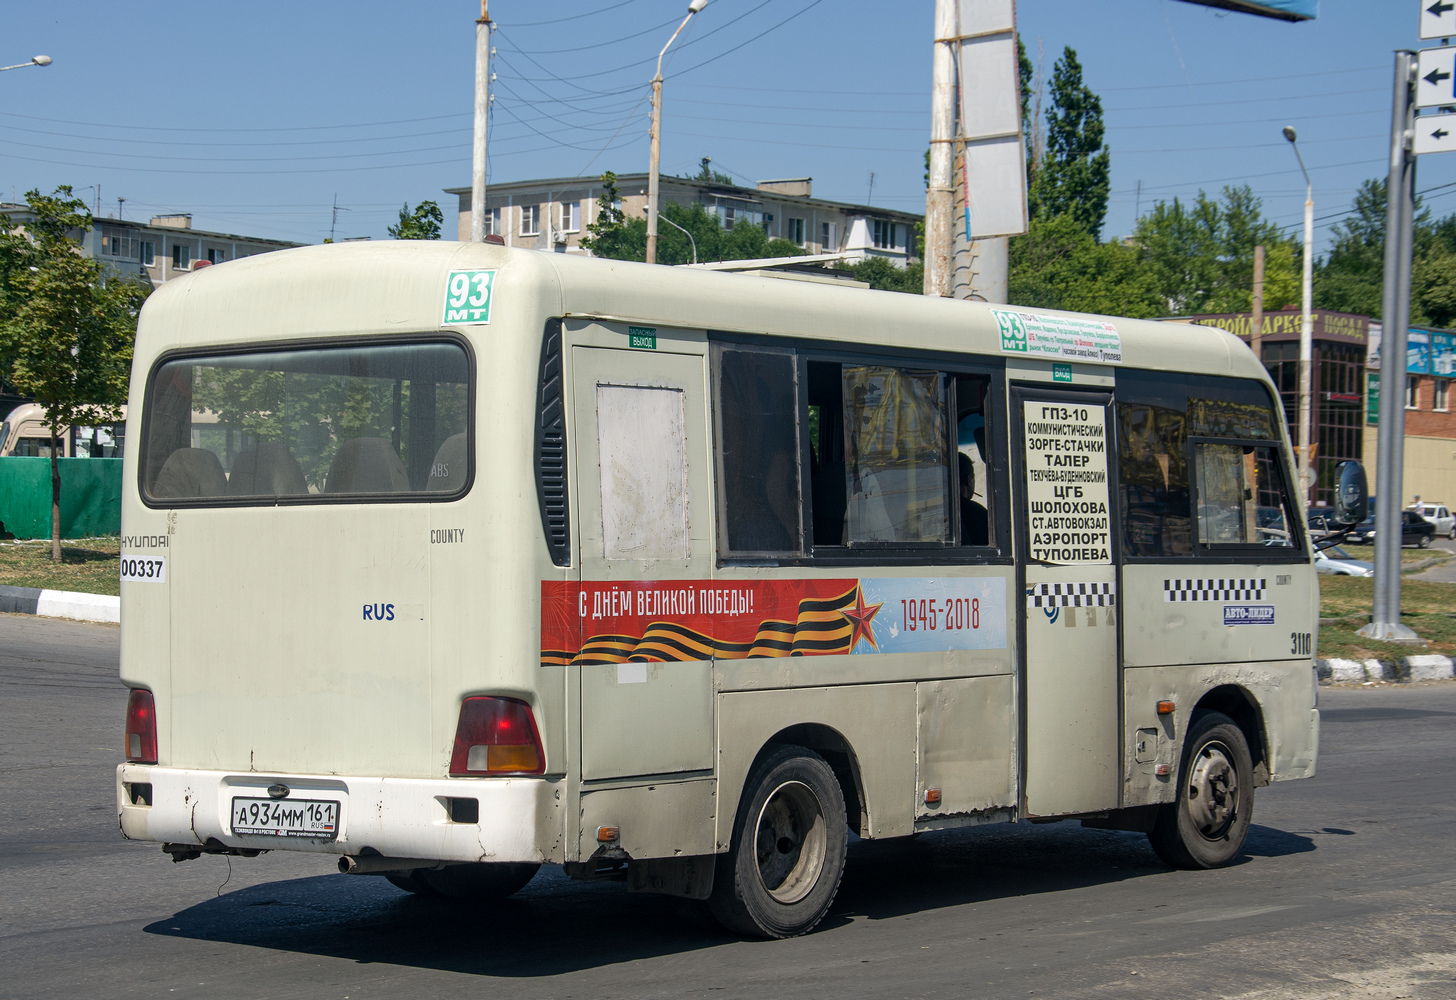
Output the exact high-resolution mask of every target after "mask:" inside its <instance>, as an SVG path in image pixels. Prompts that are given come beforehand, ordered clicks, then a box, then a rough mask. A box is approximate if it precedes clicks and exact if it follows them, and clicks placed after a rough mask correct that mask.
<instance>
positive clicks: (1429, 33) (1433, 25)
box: [1421, 0, 1456, 38]
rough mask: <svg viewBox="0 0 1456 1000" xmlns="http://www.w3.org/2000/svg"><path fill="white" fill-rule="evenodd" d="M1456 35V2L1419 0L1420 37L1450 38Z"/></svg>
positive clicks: (1448, 0)
mask: <svg viewBox="0 0 1456 1000" xmlns="http://www.w3.org/2000/svg"><path fill="white" fill-rule="evenodd" d="M1453 35H1456V3H1452V2H1451V0H1421V37H1422V38H1450V37H1451V36H1453Z"/></svg>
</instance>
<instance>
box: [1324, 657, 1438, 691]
mask: <svg viewBox="0 0 1456 1000" xmlns="http://www.w3.org/2000/svg"><path fill="white" fill-rule="evenodd" d="M1314 664H1315V671H1316V672H1317V673H1318V674H1319V682H1320V683H1321V684H1365V683H1370V682H1395V683H1398V684H1404V683H1407V682H1409V681H1441V680H1451V679H1452V678H1453V677H1456V663H1453V662H1452V660H1451V657H1449V656H1440V655H1434V654H1418V655H1416V656H1406V657H1403V658H1401V659H1400V660H1398V661H1389V660H1341V659H1331V660H1315V661H1314Z"/></svg>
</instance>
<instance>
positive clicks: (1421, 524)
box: [1346, 504, 1436, 549]
mask: <svg viewBox="0 0 1456 1000" xmlns="http://www.w3.org/2000/svg"><path fill="white" fill-rule="evenodd" d="M1400 522H1401V524H1400V528H1401V531H1400V544H1401V545H1415V546H1418V547H1419V548H1423V549H1428V548H1430V547H1431V540H1432V539H1434V538H1435V537H1436V526H1435V525H1434V524H1432V523H1431V522H1430V521H1427V520H1426V519H1425V518H1423V517H1421V515H1419V514H1417V513H1416V512H1415V511H1413V510H1403V511H1401V512H1400ZM1346 541H1348V542H1359V543H1363V544H1366V545H1369V544H1371V543H1373V542H1374V541H1375V512H1374V505H1373V504H1372V505H1371V513H1370V516H1369V517H1367V518H1366V519H1365V520H1363V521H1361V522H1360V523H1359V524H1357V525H1356V526H1355V528H1354V530H1352V531H1351V532H1350V535H1349V537H1348V538H1347V539H1346Z"/></svg>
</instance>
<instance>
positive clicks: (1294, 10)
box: [1186, 0, 1319, 21]
mask: <svg viewBox="0 0 1456 1000" xmlns="http://www.w3.org/2000/svg"><path fill="white" fill-rule="evenodd" d="M1186 2H1187V3H1196V4H1201V5H1202V6H1204V7H1218V8H1220V9H1222V10H1236V11H1238V12H1239V13H1241V14H1257V15H1259V16H1260V17H1277V18H1279V19H1280V20H1283V21H1313V20H1314V19H1315V18H1316V17H1319V0H1258V2H1257V3H1256V2H1254V0H1186Z"/></svg>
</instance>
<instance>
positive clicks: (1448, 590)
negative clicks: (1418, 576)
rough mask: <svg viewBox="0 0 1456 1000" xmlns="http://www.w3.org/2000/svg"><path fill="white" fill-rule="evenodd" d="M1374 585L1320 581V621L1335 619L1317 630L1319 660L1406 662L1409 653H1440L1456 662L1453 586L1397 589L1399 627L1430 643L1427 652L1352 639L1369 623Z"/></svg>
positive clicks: (1360, 580)
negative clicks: (1451, 657)
mask: <svg viewBox="0 0 1456 1000" xmlns="http://www.w3.org/2000/svg"><path fill="white" fill-rule="evenodd" d="M1374 591H1375V581H1374V580H1372V579H1370V578H1368V577H1353V576H1321V577H1320V615H1321V617H1323V618H1326V619H1330V618H1333V619H1335V621H1334V623H1332V624H1327V625H1321V626H1320V633H1319V655H1320V656H1321V657H1325V658H1329V657H1343V658H1345V659H1351V660H1366V659H1380V658H1381V657H1384V658H1386V659H1391V658H1393V657H1400V656H1406V655H1409V654H1410V653H1427V652H1429V653H1444V654H1445V655H1447V656H1456V615H1453V611H1456V585H1453V584H1449V583H1437V582H1433V581H1427V580H1402V581H1401V583H1400V606H1401V614H1400V622H1401V624H1402V625H1405V626H1407V627H1409V628H1411V629H1413V630H1414V631H1415V633H1416V635H1418V636H1420V637H1421V638H1422V639H1425V640H1426V641H1427V642H1429V643H1430V646H1429V647H1427V648H1426V649H1416V648H1413V647H1411V646H1407V645H1403V644H1399V643H1389V642H1372V641H1371V640H1369V639H1366V638H1365V637H1364V636H1360V635H1356V634H1355V633H1356V632H1357V631H1358V630H1359V629H1360V628H1361V627H1362V626H1363V625H1365V624H1366V623H1367V622H1368V621H1370V602H1371V600H1372V598H1373V596H1374Z"/></svg>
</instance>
